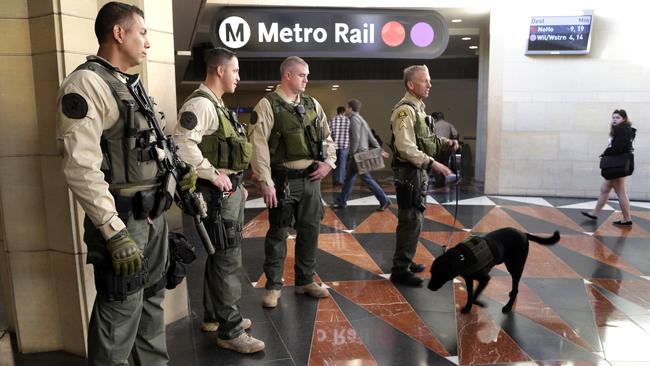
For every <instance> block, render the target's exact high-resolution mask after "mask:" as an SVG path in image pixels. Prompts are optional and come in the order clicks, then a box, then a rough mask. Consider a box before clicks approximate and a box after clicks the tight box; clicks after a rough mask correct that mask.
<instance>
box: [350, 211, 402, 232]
mask: <svg viewBox="0 0 650 366" xmlns="http://www.w3.org/2000/svg"><path fill="white" fill-rule="evenodd" d="M396 228H397V217H396V216H395V215H394V214H393V212H391V211H390V210H389V209H386V210H385V211H381V212H374V213H373V214H372V215H370V216H368V218H367V219H365V220H364V221H363V222H362V223H361V224H360V225H359V226H357V227H356V228H355V229H354V232H355V233H394V232H395V229H396Z"/></svg>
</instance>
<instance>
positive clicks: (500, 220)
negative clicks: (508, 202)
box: [472, 207, 526, 233]
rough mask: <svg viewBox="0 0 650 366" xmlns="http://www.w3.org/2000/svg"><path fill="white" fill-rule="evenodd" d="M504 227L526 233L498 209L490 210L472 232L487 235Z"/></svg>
mask: <svg viewBox="0 0 650 366" xmlns="http://www.w3.org/2000/svg"><path fill="white" fill-rule="evenodd" d="M504 227H513V228H515V229H519V230H521V231H526V229H524V227H523V226H521V225H520V224H519V223H518V222H517V221H516V220H515V219H513V218H512V217H511V216H510V215H508V214H507V213H506V212H505V211H503V210H502V209H501V208H499V207H495V208H494V209H492V210H490V212H489V213H488V214H487V215H485V217H483V218H482V219H481V221H479V222H478V223H477V224H476V225H475V226H474V227H473V228H472V231H474V232H477V233H487V232H490V231H494V230H497V229H501V228H504Z"/></svg>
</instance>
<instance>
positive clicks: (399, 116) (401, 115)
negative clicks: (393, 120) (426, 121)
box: [397, 111, 408, 119]
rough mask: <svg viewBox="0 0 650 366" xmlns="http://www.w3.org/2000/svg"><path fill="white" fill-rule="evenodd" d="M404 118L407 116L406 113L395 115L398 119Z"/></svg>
mask: <svg viewBox="0 0 650 366" xmlns="http://www.w3.org/2000/svg"><path fill="white" fill-rule="evenodd" d="M406 116H408V113H406V111H401V112H399V113H398V114H397V118H399V119H404V118H406Z"/></svg>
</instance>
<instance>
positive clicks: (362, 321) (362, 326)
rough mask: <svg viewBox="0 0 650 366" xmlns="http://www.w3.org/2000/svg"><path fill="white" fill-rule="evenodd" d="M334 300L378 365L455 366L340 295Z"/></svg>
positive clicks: (334, 293) (334, 294) (335, 294)
mask: <svg viewBox="0 0 650 366" xmlns="http://www.w3.org/2000/svg"><path fill="white" fill-rule="evenodd" d="M332 296H333V297H334V300H335V301H336V302H337V303H338V305H339V307H340V308H341V310H342V311H343V313H344V314H345V315H346V317H347V318H348V320H350V323H351V324H352V326H353V327H354V329H355V330H356V332H357V335H359V337H360V338H361V341H362V342H363V343H364V344H365V346H366V347H367V348H368V350H369V351H370V353H371V354H372V355H373V357H374V358H375V360H377V363H378V364H380V365H382V366H393V365H395V366H404V365H432V366H436V365H454V364H453V363H452V362H451V361H449V360H447V359H446V358H444V357H442V356H441V355H439V354H437V353H435V352H433V351H431V350H430V349H428V348H427V347H425V346H424V345H423V344H421V343H419V342H417V341H416V340H414V339H413V338H411V337H409V336H407V335H406V334H404V333H402V332H401V331H399V330H397V329H395V328H393V327H392V326H390V325H389V324H387V323H386V322H384V321H383V320H381V319H379V318H377V317H374V316H372V314H370V313H369V312H367V311H366V310H364V309H362V308H361V307H360V306H358V305H356V304H354V303H353V302H351V301H350V300H348V299H347V298H345V297H344V296H342V295H340V294H338V293H337V292H332ZM364 313H365V315H364Z"/></svg>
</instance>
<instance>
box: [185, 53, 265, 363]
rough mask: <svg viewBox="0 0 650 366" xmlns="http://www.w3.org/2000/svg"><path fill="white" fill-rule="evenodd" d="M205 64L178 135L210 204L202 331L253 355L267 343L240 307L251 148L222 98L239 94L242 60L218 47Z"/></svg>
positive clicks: (232, 347) (226, 344)
mask: <svg viewBox="0 0 650 366" xmlns="http://www.w3.org/2000/svg"><path fill="white" fill-rule="evenodd" d="M205 63H206V67H207V70H206V76H205V80H204V81H203V83H202V84H201V85H200V86H199V88H198V89H196V90H195V91H194V92H193V93H192V94H191V95H190V96H189V97H188V98H187V100H186V101H185V104H183V106H182V107H181V109H180V111H179V124H178V126H177V128H176V132H175V134H174V138H175V139H176V141H177V142H178V147H179V151H178V152H179V155H180V156H181V157H182V158H183V159H184V160H186V161H187V162H188V163H190V164H192V165H194V166H196V167H197V172H198V175H199V180H198V189H199V190H200V191H201V193H202V194H203V196H204V197H205V200H206V202H207V203H208V220H206V222H205V225H206V228H207V231H208V235H209V236H210V239H211V241H212V243H213V244H214V245H215V247H216V251H215V253H214V254H213V255H208V258H207V261H206V264H205V282H204V287H203V307H204V316H203V325H202V327H201V329H202V330H203V331H205V332H214V331H218V339H217V345H218V346H220V347H223V348H228V349H232V350H234V351H237V352H241V353H253V352H258V351H261V350H263V349H264V342H262V341H259V340H257V339H255V338H253V337H251V336H249V335H248V334H247V333H246V332H245V331H244V330H246V329H248V328H250V327H251V321H250V319H244V318H242V316H241V313H240V311H239V304H238V303H239V300H240V299H241V286H242V284H241V282H240V281H239V278H238V274H239V271H240V269H241V266H242V260H241V243H242V240H243V237H242V226H243V224H244V203H245V201H246V196H247V192H246V188H244V185H243V184H242V183H243V171H244V170H245V169H247V168H248V165H249V162H250V157H251V144H250V143H249V142H248V138H247V137H246V132H245V131H244V128H243V126H242V125H241V124H240V123H239V122H238V121H237V118H236V114H235V113H233V112H231V111H230V110H229V109H228V108H226V106H225V105H224V103H223V100H222V99H221V97H222V96H223V94H224V93H234V92H235V88H236V87H237V83H238V82H239V61H238V60H237V57H236V56H235V54H234V53H233V52H231V51H229V50H226V49H224V48H217V49H211V50H207V51H206V53H205ZM224 192H225V193H226V195H224V194H223V193H224ZM220 232H221V233H225V235H220V234H219V233H220Z"/></svg>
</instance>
